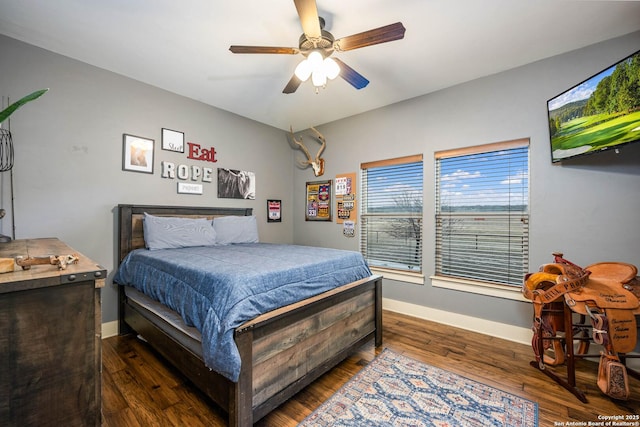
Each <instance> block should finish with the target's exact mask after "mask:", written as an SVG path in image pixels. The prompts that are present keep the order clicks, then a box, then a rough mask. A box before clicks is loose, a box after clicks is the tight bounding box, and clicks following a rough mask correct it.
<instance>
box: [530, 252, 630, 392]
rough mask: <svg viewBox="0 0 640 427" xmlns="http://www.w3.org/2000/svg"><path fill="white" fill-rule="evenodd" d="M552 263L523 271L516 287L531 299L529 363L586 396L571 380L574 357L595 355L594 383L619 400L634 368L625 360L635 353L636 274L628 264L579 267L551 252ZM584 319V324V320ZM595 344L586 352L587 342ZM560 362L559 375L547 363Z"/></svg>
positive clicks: (608, 263) (592, 356) (615, 263)
mask: <svg viewBox="0 0 640 427" xmlns="http://www.w3.org/2000/svg"><path fill="white" fill-rule="evenodd" d="M553 255H554V263H551V264H544V265H542V266H541V267H540V271H539V272H536V273H530V274H527V275H526V276H525V280H524V284H523V287H522V293H523V294H524V296H525V297H526V298H527V299H530V300H531V301H532V302H533V310H534V313H533V328H532V329H533V339H532V341H531V346H532V348H533V352H534V354H535V357H536V360H535V361H532V362H531V363H530V365H531V366H533V367H534V368H536V369H538V370H540V371H541V372H542V373H544V374H545V375H547V376H548V377H550V378H551V379H553V380H554V381H555V382H557V383H558V384H560V385H561V386H563V387H564V388H565V389H567V390H569V391H570V392H571V393H573V394H574V395H575V396H576V397H577V398H578V399H579V400H580V401H581V402H584V403H587V398H586V396H585V394H584V392H582V391H581V390H580V389H579V388H578V387H577V386H576V373H575V363H576V359H578V358H598V359H600V365H599V369H598V376H597V381H596V382H597V385H598V387H599V388H600V390H601V391H602V392H603V393H605V394H606V395H608V396H610V397H612V398H614V399H619V400H626V399H628V397H629V383H628V377H627V374H628V375H631V376H633V377H634V378H637V379H640V373H639V372H637V371H635V370H633V369H631V368H629V367H627V366H626V360H627V359H629V358H638V357H640V354H629V353H631V352H634V351H635V347H636V344H637V325H636V316H637V315H640V300H639V298H640V278H639V277H637V274H638V270H637V268H636V267H635V266H633V265H631V264H625V263H618V262H603V263H597V264H593V265H590V266H588V267H586V268H581V267H579V266H577V265H575V264H573V263H571V262H570V261H567V260H566V259H564V258H563V257H562V256H563V255H562V254H561V253H554V254H553ZM587 319H589V320H590V324H589V323H587ZM591 343H594V344H599V345H601V348H602V350H601V351H600V352H599V353H598V354H593V353H592V354H590V353H589V347H590V344H591ZM560 365H565V366H566V371H567V378H566V379H564V378H562V377H561V376H559V375H558V374H556V373H555V372H554V371H553V370H551V369H549V368H548V367H549V366H560Z"/></svg>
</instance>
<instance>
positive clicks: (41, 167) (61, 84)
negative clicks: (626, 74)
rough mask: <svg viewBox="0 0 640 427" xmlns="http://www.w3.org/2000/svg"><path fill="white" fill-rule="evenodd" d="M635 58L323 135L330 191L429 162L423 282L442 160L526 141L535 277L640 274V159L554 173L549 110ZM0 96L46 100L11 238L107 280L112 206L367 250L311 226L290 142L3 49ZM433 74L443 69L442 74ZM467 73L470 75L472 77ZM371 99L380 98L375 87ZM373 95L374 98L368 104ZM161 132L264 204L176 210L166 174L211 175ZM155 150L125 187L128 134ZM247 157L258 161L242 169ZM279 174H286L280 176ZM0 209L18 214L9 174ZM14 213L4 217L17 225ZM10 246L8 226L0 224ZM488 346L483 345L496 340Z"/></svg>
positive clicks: (207, 201)
mask: <svg viewBox="0 0 640 427" xmlns="http://www.w3.org/2000/svg"><path fill="white" fill-rule="evenodd" d="M638 46H640V33H634V34H632V35H629V36H626V37H622V38H620V39H615V40H611V41H608V42H605V43H602V44H598V45H594V46H590V47H587V48H585V49H581V50H578V51H574V52H571V53H568V54H565V55H561V56H558V57H554V58H550V59H547V60H544V61H540V62H537V63H534V64H530V65H527V66H524V67H521V68H518V69H514V70H510V71H508V72H504V73H500V74H496V75H493V76H489V77H486V78H483V79H479V80H476V81H473V82H469V83H466V84H463V85H459V86H456V87H453V88H449V89H446V90H442V91H439V92H436V93H433V94H429V95H426V96H422V97H418V98H414V99H411V100H409V101H406V102H402V103H399V104H395V105H392V106H389V107H386V108H382V109H379V110H375V111H372V112H369V113H365V114H361V115H358V116H354V117H350V118H347V119H344V120H340V121H336V122H333V123H330V124H326V125H322V126H319V127H318V129H319V130H320V131H321V132H322V133H323V134H324V135H325V136H326V138H327V140H328V146H327V149H326V150H325V153H324V156H323V157H324V158H325V159H326V166H325V167H326V171H325V175H324V176H323V177H322V178H327V179H332V178H335V176H336V175H337V174H342V173H348V172H357V171H358V169H359V165H360V163H361V162H364V161H371V160H380V159H385V158H391V157H398V156H404V155H410V154H416V153H423V154H424V158H425V162H424V163H425V182H424V188H425V212H424V219H425V222H424V231H425V247H424V251H423V252H424V267H425V274H426V276H427V277H428V276H429V275H431V274H433V268H434V265H433V253H434V247H433V243H432V242H433V237H434V235H433V213H434V212H433V200H434V185H433V183H434V168H433V160H432V159H433V153H434V151H438V150H443V149H448V148H455V147H464V146H470V145H476V144H485V143H490V142H497V141H503V140H510V139H517V138H522V137H528V138H530V139H531V167H530V169H531V172H530V176H531V179H530V183H531V184H530V185H531V228H530V232H531V257H530V265H531V269H532V270H535V269H537V267H538V265H539V264H542V263H544V262H549V261H550V258H551V255H550V254H551V252H552V251H563V252H564V253H565V254H566V256H567V257H568V258H570V259H572V260H573V261H574V262H576V263H579V264H589V263H592V262H596V261H604V260H618V261H625V262H630V263H633V264H636V265H638V264H640V259H639V258H638V257H639V255H638V254H640V239H639V237H640V232H639V231H638V226H637V225H638V220H637V217H638V212H640V197H639V196H640V144H639V145H637V146H629V147H627V148H624V149H622V150H621V152H620V154H615V153H613V152H612V153H601V154H597V155H593V156H590V157H588V158H587V157H585V158H583V159H582V160H579V161H574V162H571V163H566V164H563V165H552V164H551V162H550V154H549V143H548V131H547V127H546V120H547V119H546V101H547V99H549V98H551V97H553V96H555V95H556V94H558V93H559V92H561V91H563V90H565V89H567V88H568V87H570V86H572V85H574V84H576V83H578V82H580V81H581V80H583V79H585V78H588V77H590V76H591V75H593V74H594V73H596V72H598V71H600V70H602V69H603V68H605V67H607V66H609V65H610V64H612V63H613V62H615V61H617V60H619V59H621V58H622V57H624V56H626V55H628V54H630V53H633V52H634V51H635V50H637V49H638ZM0 52H2V61H1V62H0V95H2V96H10V97H11V99H12V100H16V99H18V98H19V97H21V96H23V95H25V94H27V93H30V92H31V91H33V90H36V89H40V88H44V87H49V88H51V90H50V91H49V93H47V94H46V95H44V96H43V97H42V98H41V99H39V100H37V101H35V102H33V103H31V104H29V105H27V106H25V107H23V108H22V109H20V110H18V112H16V113H15V114H14V116H13V118H12V122H11V128H12V132H13V136H14V142H15V145H16V166H15V168H14V173H13V175H14V187H15V222H16V237H17V238H28V237H43V236H56V237H59V238H60V239H62V240H64V241H66V242H67V243H69V244H70V245H71V246H72V247H74V248H75V249H77V250H78V251H80V252H83V253H84V254H85V255H87V256H89V257H91V258H93V259H94V260H96V261H97V262H99V263H100V264H102V265H103V266H104V267H106V268H107V269H108V270H109V271H110V276H109V277H111V276H112V275H113V270H114V268H115V261H114V259H115V251H116V237H115V224H116V221H117V218H116V214H115V211H114V207H115V206H116V205H117V204H118V203H147V204H171V205H173V204H176V205H194V206H195V205H209V206H213V205H218V206H231V205H233V206H250V207H253V208H254V209H255V213H256V215H257V216H258V219H259V221H258V222H259V227H260V237H261V239H262V240H263V241H271V242H283V243H300V244H311V245H320V246H328V247H337V248H345V249H353V250H357V249H358V240H357V238H355V239H347V238H345V237H343V236H342V230H341V228H340V226H339V225H337V224H336V223H335V221H334V222H331V223H320V222H306V221H305V220H304V193H305V188H304V186H305V182H306V181H313V180H316V179H317V178H315V177H314V176H313V173H312V172H311V170H310V169H304V170H302V169H299V168H298V167H296V166H295V164H294V160H295V159H296V158H299V157H300V156H301V153H299V152H295V151H294V150H292V149H291V147H290V145H289V144H287V142H286V138H287V133H286V132H283V131H281V130H278V129H274V128H272V127H268V126H265V125H261V124H259V123H256V122H253V121H251V120H248V119H246V118H242V117H239V116H236V115H233V114H231V113H228V112H225V111H222V110H219V109H216V108H212V107H209V106H206V105H204V104H201V103H199V102H196V101H193V100H190V99H186V98H183V97H180V96H177V95H174V94H171V93H168V92H166V91H163V90H160V89H157V88H154V87H151V86H148V85H145V84H142V83H139V82H136V81H133V80H130V79H127V78H124V77H121V76H118V75H116V74H113V73H110V72H107V71H104V70H100V69H97V68H94V67H91V66H89V65H86V64H83V63H79V62H77V61H74V60H71V59H68V58H65V57H62V56H59V55H56V54H54V53H51V52H47V51H44V50H41V49H38V48H35V47H33V46H29V45H26V44H23V43H21V42H18V41H15V40H13V39H9V38H6V37H2V36H0ZM434 60H437V58H434ZM469 66H472V64H469ZM372 84H376V82H372ZM365 90H366V89H365ZM162 127H168V128H171V129H176V130H181V131H184V132H185V136H186V139H187V140H188V141H193V142H197V143H199V144H201V145H202V146H204V147H209V146H214V147H215V149H216V151H217V152H218V159H219V160H218V163H215V164H211V165H212V166H213V167H214V168H217V167H218V166H219V167H231V168H239V169H245V170H250V171H253V172H255V173H256V177H257V189H256V200H255V201H243V200H231V199H218V198H217V197H216V186H215V183H213V184H208V185H207V184H205V185H204V187H205V194H204V195H202V196H194V195H178V194H176V182H175V181H171V180H166V179H162V178H160V175H159V167H160V161H161V160H167V161H173V162H176V163H183V164H189V165H192V164H195V165H200V166H207V164H205V163H204V162H198V161H194V160H188V159H186V154H185V155H182V154H176V153H171V152H168V151H162V150H160V149H159V144H160V130H161V128H162ZM123 133H130V134H134V135H140V136H145V137H149V138H153V139H155V140H156V158H155V169H156V173H155V174H153V175H148V174H140V173H133V172H123V171H122V170H121V163H122V134H123ZM248 153H250V154H248ZM273 171H278V172H277V173H274V172H273ZM0 179H2V186H1V188H0V189H1V190H2V194H0V196H1V198H2V206H3V207H4V208H5V209H7V210H8V211H10V204H11V203H10V194H9V191H8V189H9V173H3V174H0ZM269 198H276V199H282V201H283V218H284V221H283V222H282V223H272V224H267V223H266V199H269ZM9 213H10V212H9ZM0 225H1V226H2V229H1V232H2V233H4V234H9V235H10V234H11V218H10V215H8V216H7V217H6V218H5V219H4V220H2V221H1V224H0ZM384 296H385V297H386V298H391V299H395V300H399V301H404V302H410V303H413V304H420V305H424V306H425V307H433V308H437V309H440V310H447V311H452V312H459V313H463V314H466V315H471V316H476V317H480V318H484V319H488V320H494V321H497V322H503V323H507V324H512V325H517V326H524V327H528V326H529V325H530V318H531V309H530V307H529V305H528V304H525V303H520V302H515V301H510V300H502V299H498V298H492V297H480V296H478V295H472V294H466V293H462V292H457V291H449V290H444V289H437V288H432V287H431V285H430V283H429V281H428V280H427V281H426V284H425V285H424V286H421V285H412V284H407V283H403V282H395V281H391V280H385V283H384ZM116 318H117V309H116V304H115V290H114V289H113V285H111V284H108V285H107V288H106V289H104V291H103V321H105V322H108V321H112V320H115V319H116ZM488 332H489V331H488Z"/></svg>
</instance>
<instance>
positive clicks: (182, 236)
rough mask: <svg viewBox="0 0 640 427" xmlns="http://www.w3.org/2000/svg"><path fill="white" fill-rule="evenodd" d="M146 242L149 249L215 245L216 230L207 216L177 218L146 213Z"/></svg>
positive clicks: (144, 226)
mask: <svg viewBox="0 0 640 427" xmlns="http://www.w3.org/2000/svg"><path fill="white" fill-rule="evenodd" d="M142 227H143V231H144V243H145V246H146V247H147V248H149V249H168V248H187V247H191V246H213V245H215V244H216V232H215V230H214V229H213V226H212V225H211V221H210V220H208V219H206V218H177V217H162V216H153V215H149V214H148V213H146V212H145V213H144V221H143V222H142Z"/></svg>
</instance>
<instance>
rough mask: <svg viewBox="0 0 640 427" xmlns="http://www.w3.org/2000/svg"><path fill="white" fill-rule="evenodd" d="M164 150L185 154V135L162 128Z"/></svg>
mask: <svg viewBox="0 0 640 427" xmlns="http://www.w3.org/2000/svg"><path fill="white" fill-rule="evenodd" d="M162 149H163V150H167V151H177V152H178V153H184V133H183V132H179V131H177V130H171V129H166V128H162Z"/></svg>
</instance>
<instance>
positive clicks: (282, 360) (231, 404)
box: [114, 204, 382, 426]
mask: <svg viewBox="0 0 640 427" xmlns="http://www.w3.org/2000/svg"><path fill="white" fill-rule="evenodd" d="M145 213H146V214H147V215H153V216H157V217H178V218H206V219H208V220H212V219H214V218H220V217H235V216H240V217H247V216H251V215H252V210H251V208H208V207H177V206H150V205H130V204H126V205H124V204H123V205H119V206H118V229H119V230H118V234H119V243H118V260H119V266H123V265H124V264H126V263H127V262H129V258H131V257H127V255H129V254H130V253H131V252H134V253H135V252H136V249H143V248H144V247H145V240H144V233H143V218H144V216H145ZM248 246H251V245H248ZM137 252H138V253H141V252H144V251H137ZM146 252H153V251H146ZM118 273H119V272H118ZM116 277H118V276H116ZM114 281H115V280H114ZM381 284H382V278H381V276H376V275H369V276H367V277H363V278H359V279H357V280H354V281H351V282H348V283H344V284H339V285H338V286H337V287H332V288H331V289H328V290H326V291H324V292H322V293H320V294H317V295H313V296H309V297H305V298H303V299H300V300H296V301H294V302H291V303H289V304H287V305H285V306H283V307H278V308H275V309H272V310H270V311H267V312H264V313H262V314H258V315H256V316H255V317H252V318H250V319H248V320H244V321H242V323H240V324H238V325H236V326H234V328H233V331H232V340H233V346H234V348H235V349H236V351H237V354H238V356H239V360H240V363H239V370H238V372H237V375H236V376H235V377H234V375H233V374H231V375H230V374H229V372H226V371H224V370H221V371H220V372H218V371H216V370H214V369H210V368H209V367H207V364H206V362H205V361H206V360H208V359H207V356H209V357H210V355H208V354H207V350H206V346H204V345H203V342H204V341H206V340H207V339H208V334H207V333H205V334H204V335H203V334H202V331H200V330H198V328H195V327H194V326H193V325H188V324H186V323H185V322H184V320H183V317H182V316H181V315H179V314H178V313H176V312H175V311H174V310H171V309H169V308H168V307H166V306H163V305H161V304H159V303H158V302H157V301H156V300H155V299H154V298H150V297H149V296H147V295H145V294H144V293H142V292H140V289H135V288H134V287H132V286H118V294H119V304H120V307H119V322H120V333H121V334H126V333H136V334H138V335H139V336H140V337H141V338H143V339H144V340H145V341H147V342H148V343H149V345H151V346H152V347H153V348H154V349H155V350H156V351H158V353H160V354H161V355H162V356H163V357H164V358H165V359H166V360H167V361H169V362H170V363H171V364H173V365H174V366H175V367H176V368H177V369H178V370H180V371H181V372H182V373H183V374H184V375H185V376H186V377H187V378H188V379H189V380H190V381H191V382H193V383H194V384H195V385H196V386H197V387H198V388H199V389H201V390H202V391H203V392H204V393H205V394H206V395H208V396H209V397H210V398H211V399H212V400H213V401H214V402H215V403H216V404H217V405H219V406H220V407H221V408H222V409H224V410H225V411H226V412H227V413H228V416H229V425H230V426H250V425H253V423H254V422H256V421H257V420H259V419H260V418H262V417H264V416H265V415H266V414H268V413H269V412H270V411H272V410H273V409H275V408H276V407H277V406H279V405H280V404H282V403H283V402H285V401H286V400H287V399H289V398H290V397H291V396H293V395H294V394H296V393H297V392H298V391H300V390H301V389H303V388H304V387H305V386H307V385H308V384H310V383H311V382H313V381H314V380H315V379H317V378H318V377H319V376H321V375H322V374H324V373H325V372H327V371H328V370H330V369H331V368H332V367H334V366H335V365H336V364H338V363H339V362H340V361H342V360H343V359H344V358H346V357H347V356H348V355H349V354H350V353H352V352H354V351H355V350H356V349H358V348H359V347H361V346H362V345H363V344H365V343H367V342H369V341H371V340H373V341H374V342H375V345H376V346H380V345H382V289H381V288H382V286H381ZM196 323H197V322H196ZM203 340H204V341H203Z"/></svg>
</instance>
